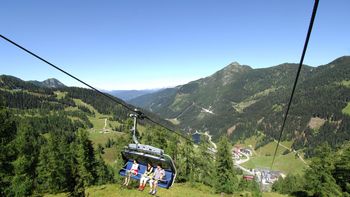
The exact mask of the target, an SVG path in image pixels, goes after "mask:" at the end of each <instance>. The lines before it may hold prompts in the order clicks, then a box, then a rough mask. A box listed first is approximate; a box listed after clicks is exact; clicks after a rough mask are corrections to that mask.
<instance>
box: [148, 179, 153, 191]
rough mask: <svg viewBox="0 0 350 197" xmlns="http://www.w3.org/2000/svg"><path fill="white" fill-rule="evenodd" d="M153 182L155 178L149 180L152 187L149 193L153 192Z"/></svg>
mask: <svg viewBox="0 0 350 197" xmlns="http://www.w3.org/2000/svg"><path fill="white" fill-rule="evenodd" d="M153 182H154V180H153V179H151V180H149V187H150V190H149V193H152V191H153Z"/></svg>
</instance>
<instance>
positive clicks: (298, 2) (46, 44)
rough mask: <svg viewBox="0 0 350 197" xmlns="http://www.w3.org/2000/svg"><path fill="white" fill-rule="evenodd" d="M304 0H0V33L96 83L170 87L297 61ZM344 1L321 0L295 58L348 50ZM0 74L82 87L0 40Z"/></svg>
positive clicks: (324, 57) (318, 60) (309, 60)
mask: <svg viewBox="0 0 350 197" xmlns="http://www.w3.org/2000/svg"><path fill="white" fill-rule="evenodd" d="M312 7H313V1H312V0H293V1H281V0H266V1H258V0H244V1H234V0H220V1H214V0H176V1H175V0H173V1H170V0H147V1H146V0H128V1H121V0H119V1H117V0H116V1H68V0H63V1H62V0H61V1H37V0H34V1H19V0H11V1H10V0H3V1H1V6H0V17H1V20H0V33H1V34H2V35H4V36H6V37H8V38H10V39H13V40H14V41H16V42H17V43H19V44H21V45H23V46H25V47H26V48H28V49H30V50H32V51H33V52H35V53H37V54H39V55H40V56H42V57H44V58H46V59H47V60H49V61H51V62H52V63H54V64H56V65H58V66H61V67H62V68H63V69H65V70H67V71H68V72H71V73H72V74H74V75H77V76H78V77H79V78H81V79H82V80H84V81H86V82H87V83H89V84H91V85H93V86H96V87H97V88H100V89H109V90H111V89H145V88H159V87H167V86H174V85H177V84H182V83H186V82H189V81H191V80H195V79H198V78H201V77H205V76H208V75H211V74H212V73H214V72H215V71H217V70H219V69H221V68H223V67H225V66H226V65H227V64H229V63H230V62H233V61H237V62H239V63H240V64H246V65H250V66H252V67H253V68H261V67H270V66H274V65H277V64H281V63H284V62H298V61H299V59H300V55H301V50H302V47H303V44H304V40H305V36H306V31H307V27H308V24H309V20H310V15H311V11H312ZM349 8H350V1H348V0H337V1H326V0H321V1H320V4H319V10H318V14H317V17H316V21H315V25H314V31H313V33H312V36H311V40H310V44H309V48H308V52H307V54H306V58H305V63H306V64H308V65H311V66H318V65H321V64H326V63H328V62H330V61H332V60H333V59H335V58H337V57H339V56H343V55H349V54H350V37H349V35H350V25H349V24H350V12H349V11H348V9H349ZM0 74H9V75H14V76H17V77H20V78H22V79H24V80H44V79H47V78H49V77H55V78H57V79H59V80H60V81H62V82H63V83H65V84H67V85H71V86H82V85H81V84H79V83H78V82H75V81H74V80H73V79H70V78H68V77H66V76H65V75H63V74H61V73H59V71H56V70H54V69H52V68H50V67H48V66H47V65H45V64H44V63H42V62H40V61H39V60H37V59H34V58H33V57H31V56H29V55H27V54H25V53H24V52H22V51H20V50H18V49H17V48H15V47H14V46H12V45H10V44H9V43H6V42H5V41H3V40H0Z"/></svg>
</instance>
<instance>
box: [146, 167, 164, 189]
mask: <svg viewBox="0 0 350 197" xmlns="http://www.w3.org/2000/svg"><path fill="white" fill-rule="evenodd" d="M164 175H165V171H164V169H162V166H161V164H158V165H157V168H156V169H155V171H154V176H153V179H152V180H150V181H149V185H150V186H151V190H150V192H149V193H150V194H152V195H155V194H156V193H157V186H158V181H160V180H163V177H164Z"/></svg>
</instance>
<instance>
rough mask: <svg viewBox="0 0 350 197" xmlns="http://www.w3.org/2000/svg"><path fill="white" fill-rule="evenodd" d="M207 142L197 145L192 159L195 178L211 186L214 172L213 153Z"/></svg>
mask: <svg viewBox="0 0 350 197" xmlns="http://www.w3.org/2000/svg"><path fill="white" fill-rule="evenodd" d="M208 148H209V145H208V143H205V142H203V143H201V144H200V145H199V146H198V152H197V154H196V157H195V159H194V162H195V168H194V171H195V172H194V175H195V177H196V178H195V180H196V181H197V182H200V183H204V184H206V185H209V186H213V184H214V182H213V177H214V174H215V163H214V154H213V153H212V152H210V150H209V149H208Z"/></svg>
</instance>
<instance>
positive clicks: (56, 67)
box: [0, 34, 192, 142]
mask: <svg viewBox="0 0 350 197" xmlns="http://www.w3.org/2000/svg"><path fill="white" fill-rule="evenodd" d="M0 37H1V38H2V39H4V40H6V41H7V42H9V43H11V44H13V45H15V46H16V47H18V48H20V49H22V50H23V51H25V52H27V53H29V54H30V55H32V56H34V57H35V58H37V59H39V60H41V61H43V62H45V63H46V64H48V65H50V66H51V67H53V68H55V69H57V70H59V71H60V72H62V73H64V74H66V75H68V76H69V77H71V78H73V79H75V80H77V81H79V82H80V83H82V84H84V85H86V86H87V87H89V88H91V89H92V90H94V91H96V92H97V93H99V94H101V95H103V96H105V97H106V98H108V99H110V100H112V101H113V102H115V103H117V104H119V105H121V106H123V107H125V108H126V109H128V110H129V111H132V112H136V113H137V112H138V110H135V109H133V108H132V107H131V106H128V105H127V104H126V103H123V102H121V101H119V100H117V99H116V98H115V97H113V96H111V95H109V94H106V93H103V92H101V91H100V90H98V89H97V88H95V87H93V86H92V85H89V84H88V83H86V82H84V81H83V80H81V79H79V78H78V77H76V76H74V75H72V74H70V73H69V72H67V71H65V70H63V69H62V68H60V67H58V66H56V65H54V64H53V63H51V62H49V61H47V60H45V59H44V58H42V57H40V56H39V55H37V54H35V53H33V52H31V51H30V50H28V49H26V48H24V47H23V46H21V45H19V44H17V43H16V42H14V41H12V40H10V39H9V38H7V37H5V36H3V35H1V34H0ZM144 118H146V119H147V120H149V121H151V122H152V123H154V124H156V125H158V126H161V127H163V128H165V129H166V130H168V131H171V132H173V133H175V134H177V135H179V136H180V137H182V138H184V139H186V140H188V141H190V142H192V140H191V139H189V138H188V137H186V136H185V135H183V134H181V133H179V132H177V131H175V130H174V129H171V128H169V127H167V126H165V125H164V124H162V123H159V122H157V121H155V120H153V119H152V118H150V117H148V116H144Z"/></svg>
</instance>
